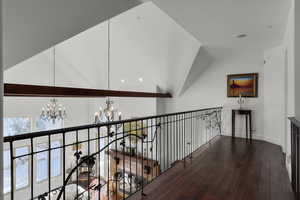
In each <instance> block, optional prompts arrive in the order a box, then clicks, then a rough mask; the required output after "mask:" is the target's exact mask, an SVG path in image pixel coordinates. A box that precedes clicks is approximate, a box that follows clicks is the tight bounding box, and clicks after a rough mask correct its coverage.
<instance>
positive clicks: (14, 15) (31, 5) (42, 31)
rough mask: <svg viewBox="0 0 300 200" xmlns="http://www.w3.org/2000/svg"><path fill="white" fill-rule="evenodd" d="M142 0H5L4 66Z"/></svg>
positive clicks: (25, 57) (18, 61)
mask: <svg viewBox="0 0 300 200" xmlns="http://www.w3.org/2000/svg"><path fill="white" fill-rule="evenodd" d="M140 3H141V2H140V0H88V1H84V0H3V5H2V8H3V31H4V34H3V37H4V67H5V68H8V67H11V66H14V65H15V64H17V63H20V62H21V61H23V60H25V59H28V58H30V57H32V56H34V55H36V54H37V53H40V52H42V51H44V50H46V49H48V48H49V47H51V46H53V45H55V44H57V43H59V42H62V41H64V40H66V39H68V38H70V37H72V36H74V35H76V34H78V33H80V32H82V31H84V30H86V29H88V28H90V27H92V26H95V25H97V24H99V23H101V22H103V21H105V20H107V19H108V18H110V17H113V16H116V15H118V14H120V13H122V12H124V11H126V10H128V9H130V8H132V7H134V6H136V5H139V4H140Z"/></svg>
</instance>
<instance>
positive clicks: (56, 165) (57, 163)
mask: <svg viewBox="0 0 300 200" xmlns="http://www.w3.org/2000/svg"><path fill="white" fill-rule="evenodd" d="M60 146H61V145H60V142H59V141H53V142H52V143H51V148H56V147H60ZM60 174H61V149H54V150H52V151H51V176H52V177H54V176H59V175H60Z"/></svg>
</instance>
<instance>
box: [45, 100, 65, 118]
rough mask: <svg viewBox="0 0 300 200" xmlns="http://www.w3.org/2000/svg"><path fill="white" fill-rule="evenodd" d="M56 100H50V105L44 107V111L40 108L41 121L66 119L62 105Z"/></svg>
mask: <svg viewBox="0 0 300 200" xmlns="http://www.w3.org/2000/svg"><path fill="white" fill-rule="evenodd" d="M57 102H58V100H57V99H55V98H53V99H50V103H48V104H47V105H46V109H45V108H42V113H41V119H43V120H53V122H55V120H62V119H65V118H66V117H67V112H66V108H65V107H63V105H62V104H58V103H57Z"/></svg>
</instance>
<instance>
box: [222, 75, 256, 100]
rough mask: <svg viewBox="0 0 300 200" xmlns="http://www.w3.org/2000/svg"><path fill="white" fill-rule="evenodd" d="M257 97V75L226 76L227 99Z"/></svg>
mask: <svg viewBox="0 0 300 200" xmlns="http://www.w3.org/2000/svg"><path fill="white" fill-rule="evenodd" d="M240 96H241V97H253V98H254V97H258V73H246V74H229V75H227V97H240Z"/></svg>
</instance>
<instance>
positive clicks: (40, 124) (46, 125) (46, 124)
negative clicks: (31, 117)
mask: <svg viewBox="0 0 300 200" xmlns="http://www.w3.org/2000/svg"><path fill="white" fill-rule="evenodd" d="M35 126H36V130H37V131H46V130H52V129H60V128H62V127H63V120H62V119H57V120H55V121H54V122H53V121H52V120H50V121H47V120H42V119H40V118H38V119H37V120H36V121H35Z"/></svg>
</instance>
